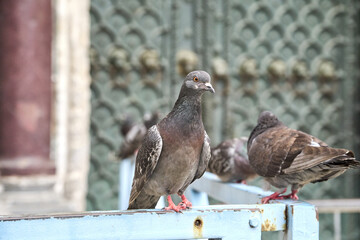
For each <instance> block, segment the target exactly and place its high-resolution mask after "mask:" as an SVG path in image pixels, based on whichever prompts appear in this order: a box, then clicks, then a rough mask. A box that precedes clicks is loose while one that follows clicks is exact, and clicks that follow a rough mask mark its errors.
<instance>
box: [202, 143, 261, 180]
mask: <svg viewBox="0 0 360 240" xmlns="http://www.w3.org/2000/svg"><path fill="white" fill-rule="evenodd" d="M246 143H247V138H245V137H242V138H233V139H228V140H225V141H223V142H221V143H220V144H219V145H217V146H216V147H213V148H211V158H210V161H209V165H208V168H207V171H209V172H211V173H214V174H216V175H217V176H218V177H219V178H220V179H221V181H223V182H241V181H244V180H247V179H251V178H254V177H256V176H257V174H256V173H255V171H254V169H253V168H252V167H251V166H250V163H249V159H248V156H247V149H246Z"/></svg>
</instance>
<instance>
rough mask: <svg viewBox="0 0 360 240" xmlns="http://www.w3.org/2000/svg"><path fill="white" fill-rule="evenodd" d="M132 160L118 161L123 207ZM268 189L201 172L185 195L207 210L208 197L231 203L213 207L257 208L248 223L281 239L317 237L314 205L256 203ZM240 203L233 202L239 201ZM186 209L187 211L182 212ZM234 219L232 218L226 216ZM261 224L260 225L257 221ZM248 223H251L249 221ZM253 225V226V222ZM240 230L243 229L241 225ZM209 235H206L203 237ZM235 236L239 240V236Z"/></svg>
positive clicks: (284, 202) (266, 193) (283, 202)
mask: <svg viewBox="0 0 360 240" xmlns="http://www.w3.org/2000/svg"><path fill="white" fill-rule="evenodd" d="M133 167H134V166H133V162H131V161H130V160H125V161H122V162H121V163H120V169H119V172H120V184H119V208H120V209H126V207H127V204H128V199H129V191H130V186H131V180H129V179H131V178H132V173H133V172H134V171H133ZM271 193H272V192H269V191H263V190H262V189H260V188H258V187H255V186H248V185H243V184H229V183H222V182H221V181H219V179H218V178H217V177H216V176H215V175H213V174H211V173H207V172H206V173H205V174H204V176H203V177H202V178H201V179H198V180H196V181H195V182H194V183H193V184H192V185H191V186H190V187H189V189H188V190H187V191H186V195H187V196H188V198H189V199H190V200H191V201H192V203H193V205H194V206H202V207H201V208H199V209H208V207H209V206H208V205H209V201H208V199H209V198H208V196H211V197H212V198H214V199H216V200H219V201H221V202H224V203H226V204H232V205H219V206H211V207H215V208H217V209H222V208H223V209H227V208H228V207H231V208H237V207H238V208H241V209H248V210H249V209H259V210H260V218H251V219H248V220H249V224H250V222H252V223H253V222H258V224H255V225H256V226H261V231H262V232H266V231H279V232H280V231H284V233H285V234H284V237H283V239H293V240H302V239H304V240H305V239H319V232H318V231H319V222H318V214H317V211H316V208H315V207H314V206H313V205H311V204H309V203H306V202H301V201H290V200H286V201H277V203H273V204H266V205H264V204H259V203H260V200H261V198H262V197H263V196H267V195H270V194H271ZM164 201H165V200H164V198H162V199H160V201H159V203H158V205H157V208H161V207H163V206H164V205H165V203H164ZM239 203H241V204H242V205H234V204H239ZM244 204H247V205H244ZM186 212H187V211H186ZM225 221H226V222H228V221H236V220H235V219H227V220H225ZM260 223H261V224H260ZM250 225H251V224H250ZM253 227H254V225H253ZM243 231H246V229H245V228H244V229H243ZM246 236H247V238H245V239H261V237H259V236H254V238H250V236H251V235H249V234H247V235H246ZM207 237H209V236H207ZM235 239H241V236H240V235H239V236H238V237H237V238H235Z"/></svg>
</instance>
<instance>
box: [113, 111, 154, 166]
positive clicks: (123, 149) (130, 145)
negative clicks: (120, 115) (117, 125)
mask: <svg viewBox="0 0 360 240" xmlns="http://www.w3.org/2000/svg"><path fill="white" fill-rule="evenodd" d="M159 118H160V114H159V113H158V112H154V113H151V114H150V113H148V114H145V115H144V119H143V122H142V123H138V124H136V123H135V122H134V120H133V119H132V118H131V117H129V116H127V117H126V118H125V120H124V122H123V124H122V126H121V133H122V135H123V136H124V142H123V143H122V144H121V146H120V150H119V152H118V154H117V155H118V157H119V158H120V159H125V158H128V157H131V156H132V155H134V154H136V151H137V150H138V149H139V147H140V146H141V143H142V141H143V139H144V137H145V134H146V132H147V130H148V129H149V128H150V127H152V126H153V125H155V124H156V123H157V122H158V121H159Z"/></svg>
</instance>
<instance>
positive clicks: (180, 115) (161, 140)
mask: <svg viewBox="0 0 360 240" xmlns="http://www.w3.org/2000/svg"><path fill="white" fill-rule="evenodd" d="M195 77H196V79H195ZM195 80H196V81H195ZM205 91H211V92H214V89H213V88H212V86H211V84H210V76H209V74H208V73H206V72H204V71H194V72H191V73H189V74H188V75H187V76H186V78H185V80H184V83H183V85H182V87H181V90H180V94H179V97H178V99H177V101H176V103H175V105H174V107H173V109H172V111H171V112H170V113H169V114H168V115H167V116H166V117H165V118H164V119H162V120H161V121H160V122H159V123H158V124H157V125H154V126H153V127H151V128H150V129H149V131H148V132H147V134H146V136H145V138H144V141H143V143H142V146H141V147H140V149H139V152H138V155H137V158H136V165H135V175H134V180H133V185H132V189H131V195H130V200H129V209H140V208H141V209H143V208H154V207H155V205H156V203H157V201H158V199H159V198H160V196H162V195H170V194H174V193H177V194H179V195H183V193H184V191H185V189H186V188H187V187H188V186H189V185H190V183H191V182H193V181H194V180H196V179H198V178H200V177H201V176H202V175H203V174H204V172H205V169H206V166H207V163H208V161H209V158H210V144H209V137H208V136H207V134H206V132H205V130H204V126H203V122H202V117H201V96H202V94H203V93H204V92H205ZM173 210H175V211H178V209H177V208H176V209H173Z"/></svg>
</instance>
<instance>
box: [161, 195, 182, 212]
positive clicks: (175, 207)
mask: <svg viewBox="0 0 360 240" xmlns="http://www.w3.org/2000/svg"><path fill="white" fill-rule="evenodd" d="M167 201H168V203H169V206H168V207H165V208H164V209H165V210H166V211H169V210H173V211H175V212H181V210H182V209H183V208H182V207H181V206H176V205H175V204H174V202H173V200H172V199H171V196H170V195H169V196H167ZM179 205H180V204H179Z"/></svg>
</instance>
